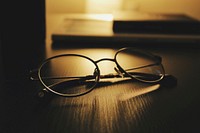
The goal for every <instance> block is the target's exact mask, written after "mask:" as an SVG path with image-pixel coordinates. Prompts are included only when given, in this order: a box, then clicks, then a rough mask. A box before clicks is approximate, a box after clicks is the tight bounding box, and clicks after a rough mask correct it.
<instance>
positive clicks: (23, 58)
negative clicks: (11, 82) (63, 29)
mask: <svg viewBox="0 0 200 133" xmlns="http://www.w3.org/2000/svg"><path fill="white" fill-rule="evenodd" d="M0 10H1V31H0V33H1V36H0V41H1V51H0V56H1V57H2V64H3V65H1V66H0V67H1V69H3V71H4V74H5V76H4V77H5V78H6V79H8V78H9V79H10V78H14V79H15V78H21V77H23V76H25V75H26V74H27V71H28V69H29V68H31V67H34V66H32V65H33V64H36V62H37V59H38V56H39V55H40V54H41V53H43V52H42V49H43V47H44V44H45V0H28V1H27V0H17V1H7V0H3V1H2V2H1V9H0Z"/></svg>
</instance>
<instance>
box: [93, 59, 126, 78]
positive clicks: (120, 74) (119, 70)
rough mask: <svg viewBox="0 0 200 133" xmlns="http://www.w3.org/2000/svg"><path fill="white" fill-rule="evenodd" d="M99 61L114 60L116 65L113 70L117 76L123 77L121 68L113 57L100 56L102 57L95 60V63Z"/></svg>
mask: <svg viewBox="0 0 200 133" xmlns="http://www.w3.org/2000/svg"><path fill="white" fill-rule="evenodd" d="M101 61H112V62H114V63H115V64H116V67H114V70H115V71H116V72H117V74H118V75H119V76H121V77H122V78H123V77H124V74H123V69H122V68H121V67H120V66H119V64H118V63H117V61H116V60H115V59H111V58H102V59H99V60H97V61H95V63H96V64H98V63H99V62H101Z"/></svg>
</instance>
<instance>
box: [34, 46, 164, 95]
mask: <svg viewBox="0 0 200 133" xmlns="http://www.w3.org/2000/svg"><path fill="white" fill-rule="evenodd" d="M127 49H133V48H130V47H126V48H121V49H119V50H118V51H117V52H116V53H115V56H114V58H113V59H111V58H102V59H99V60H97V61H94V60H92V59H91V58H89V57H87V56H84V55H79V54H61V55H56V56H53V57H50V58H48V59H46V60H44V61H43V63H42V64H41V65H40V67H39V69H38V73H37V76H38V79H35V78H32V77H31V79H32V80H39V81H40V82H41V84H42V85H43V86H44V87H45V88H44V89H43V90H42V91H40V92H39V93H38V95H39V97H43V96H44V94H45V92H51V93H53V94H56V95H58V96H62V97H77V96H81V95H85V94H87V93H89V92H91V91H92V90H93V89H94V88H95V86H96V85H97V83H98V82H99V80H100V79H104V78H120V77H130V78H132V79H136V80H138V81H141V82H145V83H157V82H159V81H161V80H162V79H163V78H164V76H165V70H164V67H163V65H162V63H161V62H162V58H161V57H160V56H157V55H153V54H151V53H149V52H147V51H141V50H138V49H136V50H135V49H134V51H137V52H138V51H139V52H141V53H145V54H146V55H148V56H151V57H152V58H155V63H153V64H149V65H144V66H140V67H136V68H132V69H128V70H136V69H141V68H145V67H150V66H156V65H161V67H162V70H163V73H162V76H161V77H160V78H159V79H157V80H153V81H147V80H142V79H138V78H136V77H134V76H133V74H134V73H128V72H127V70H124V69H123V68H122V67H121V66H120V64H119V63H118V62H117V59H116V57H117V55H118V53H120V52H122V51H124V50H127ZM62 56H78V57H82V58H85V59H87V60H89V61H91V62H92V63H93V64H94V65H95V67H96V68H95V72H94V73H95V74H94V75H86V76H80V77H45V78H44V77H42V76H41V69H42V67H43V66H44V65H45V64H46V63H47V62H48V61H50V60H52V59H54V58H58V57H62ZM101 61H112V62H115V64H116V67H115V68H114V69H115V71H116V72H117V74H108V75H100V69H99V67H98V65H97V64H98V63H99V62H101ZM135 74H136V73H135ZM137 74H140V75H141V76H152V75H148V74H144V73H137ZM94 76H95V82H96V83H95V84H94V85H93V86H92V87H91V88H90V89H88V90H87V91H85V92H82V93H78V94H64V93H60V92H57V91H54V90H52V89H51V88H50V87H52V86H55V85H57V84H59V83H62V82H59V83H55V84H52V85H50V86H47V85H46V84H45V83H44V81H43V80H44V79H45V80H48V79H67V78H76V79H75V80H89V79H94ZM63 82H65V81H63Z"/></svg>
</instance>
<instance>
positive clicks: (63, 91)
mask: <svg viewBox="0 0 200 133" xmlns="http://www.w3.org/2000/svg"><path fill="white" fill-rule="evenodd" d="M101 61H111V62H114V63H115V64H116V67H114V70H115V71H116V73H111V74H106V75H101V73H100V69H99V66H98V63H99V62H101ZM161 62H162V58H161V57H160V56H157V55H154V54H151V53H149V52H147V51H141V50H138V49H135V48H122V49H119V50H118V51H117V52H116V53H115V55H114V58H113V59H111V58H102V59H99V60H97V61H94V60H92V59H91V58H89V57H87V56H84V55H79V54H61V55H57V56H53V57H50V58H48V59H46V60H44V61H43V63H42V64H41V65H40V67H39V68H38V70H37V77H38V78H34V77H31V79H32V80H39V81H40V83H41V84H42V85H43V87H44V89H43V92H44V91H45V92H51V93H53V94H56V95H58V96H63V97H76V96H81V95H84V94H87V93H89V92H91V91H92V90H93V89H94V88H95V86H96V85H97V84H98V82H99V81H100V79H108V78H109V79H110V78H129V79H135V80H137V81H141V82H145V83H157V82H159V81H161V80H162V79H163V78H164V76H165V71H164V67H163V65H162V63H161ZM39 95H40V97H42V96H43V95H44V94H43V93H42V92H40V94H39Z"/></svg>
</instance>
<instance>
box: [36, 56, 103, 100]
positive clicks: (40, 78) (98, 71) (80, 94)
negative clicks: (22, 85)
mask: <svg viewBox="0 0 200 133" xmlns="http://www.w3.org/2000/svg"><path fill="white" fill-rule="evenodd" d="M64 56H77V57H82V58H85V59H88V60H89V61H91V62H92V63H93V64H94V65H95V67H96V68H95V69H96V70H97V75H96V77H97V78H95V84H94V85H93V86H92V87H91V88H90V89H88V90H87V91H84V92H82V93H77V94H64V93H60V92H57V91H54V90H52V89H51V88H50V87H48V86H47V85H46V84H45V83H44V81H43V80H42V77H41V69H42V67H43V66H44V64H45V63H47V62H48V61H49V60H52V59H54V58H59V57H64ZM38 79H39V81H40V82H41V83H42V85H43V86H44V87H45V88H46V89H47V90H48V91H50V92H52V93H54V94H56V95H59V96H63V97H76V96H82V95H85V94H87V93H89V92H91V91H92V90H93V89H94V88H95V86H96V85H97V84H98V82H99V80H100V69H99V67H98V65H97V63H96V62H95V61H94V60H92V59H91V58H89V57H87V56H84V55H79V54H60V55H56V56H52V57H50V58H47V59H46V60H44V61H43V62H42V64H41V65H40V67H39V69H38Z"/></svg>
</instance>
